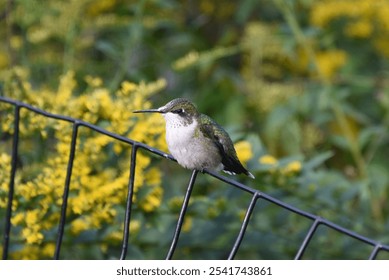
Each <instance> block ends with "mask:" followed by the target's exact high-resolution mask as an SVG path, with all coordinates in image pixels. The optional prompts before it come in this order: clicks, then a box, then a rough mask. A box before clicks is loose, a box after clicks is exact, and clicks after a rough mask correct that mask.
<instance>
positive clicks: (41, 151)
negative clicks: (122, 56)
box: [0, 68, 166, 258]
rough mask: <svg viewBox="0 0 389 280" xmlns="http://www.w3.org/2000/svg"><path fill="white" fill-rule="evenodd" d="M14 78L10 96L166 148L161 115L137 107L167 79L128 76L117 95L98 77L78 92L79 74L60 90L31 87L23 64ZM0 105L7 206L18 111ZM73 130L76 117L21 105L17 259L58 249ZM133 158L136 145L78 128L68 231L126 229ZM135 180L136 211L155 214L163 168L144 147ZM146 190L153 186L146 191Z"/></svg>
mask: <svg viewBox="0 0 389 280" xmlns="http://www.w3.org/2000/svg"><path fill="white" fill-rule="evenodd" d="M8 78H9V79H7V80H6V81H5V85H6V88H5V93H6V94H11V93H12V95H11V97H12V98H15V99H17V100H20V101H24V102H26V103H29V104H31V105H34V106H36V107H39V108H40V109H43V110H46V111H49V112H51V113H57V114H61V115H67V116H71V117H74V118H77V119H82V120H84V121H87V122H90V123H92V124H96V125H98V126H100V127H103V128H105V129H107V130H109V131H112V132H115V133H117V134H120V135H123V136H126V137H129V138H132V139H136V140H138V141H145V142H147V143H148V144H150V145H152V146H154V147H156V148H159V149H162V150H166V144H165V140H164V126H163V124H162V122H163V120H162V118H161V117H160V116H158V115H150V116H147V117H145V116H135V115H133V114H132V111H133V110H136V109H140V108H149V107H150V106H151V103H150V102H149V101H147V99H148V97H149V96H150V95H152V94H154V93H156V92H158V91H160V90H161V89H163V88H164V87H165V86H166V81H165V80H162V79H161V80H157V81H155V82H153V83H144V82H142V83H140V84H135V83H132V82H123V84H122V86H121V88H120V89H119V90H118V91H117V92H115V93H111V92H110V91H109V90H108V89H107V88H105V87H104V86H103V83H102V81H101V80H100V79H99V78H97V77H86V79H85V80H86V83H87V84H88V87H87V89H86V90H85V92H83V93H82V94H76V93H75V92H76V89H77V83H76V81H75V78H74V73H73V72H68V73H67V74H65V75H64V76H62V77H61V79H60V82H59V86H58V89H57V90H56V91H52V90H50V89H47V88H38V89H33V87H32V86H31V84H30V83H29V82H28V72H26V71H25V70H24V69H20V68H18V69H14V70H12V74H10V75H9V76H8ZM0 110H1V117H2V126H1V129H0V131H1V133H2V134H4V135H6V136H5V138H3V139H2V142H3V143H2V145H1V148H0V172H1V174H2V175H1V176H0V207H1V208H4V207H5V203H6V196H7V192H8V183H9V173H10V156H9V147H10V141H11V137H7V135H12V133H13V114H12V107H11V106H7V105H4V104H2V105H1V108H0ZM71 133H72V125H71V123H68V122H65V121H59V120H54V119H50V118H46V117H43V116H41V115H38V114H36V113H33V112H31V111H28V110H26V109H22V110H21V120H20V145H19V153H20V155H22V156H23V159H22V166H21V167H20V168H19V169H18V170H17V178H16V192H15V201H14V204H13V217H12V225H13V228H14V231H15V234H16V233H17V237H13V238H15V239H16V240H20V242H21V243H22V244H25V246H20V247H18V248H17V249H14V250H12V252H11V253H12V256H13V257H15V258H47V257H51V256H52V254H53V250H54V246H53V244H54V243H53V242H54V240H55V233H54V232H55V229H56V227H57V224H58V219H59V212H60V211H59V210H60V207H61V203H62V197H61V196H62V192H63V187H64V184H65V177H66V167H67V163H68V158H69V151H70V141H71ZM3 144H4V145H3ZM130 157H131V146H130V145H127V144H124V143H122V142H119V141H118V140H115V139H112V138H110V137H108V136H105V135H102V134H99V133H96V132H94V131H92V130H90V129H88V128H86V127H80V128H79V134H78V138H77V146H76V156H75V160H74V167H73V172H72V177H71V185H70V190H71V192H70V196H69V203H68V220H67V223H68V225H69V226H67V228H66V230H67V231H68V232H67V235H71V236H79V235H80V234H82V233H84V232H88V231H91V230H95V231H98V230H101V229H103V228H106V227H107V225H109V226H110V228H111V230H110V231H109V232H104V231H102V233H101V236H100V238H101V239H102V240H104V239H107V240H108V239H112V236H118V234H115V232H116V233H120V232H121V226H120V225H121V224H122V222H121V221H122V218H123V217H121V216H120V213H121V214H122V213H123V211H124V207H125V200H126V194H127V186H128V180H129V165H130ZM3 173H4V174H3ZM135 178H136V179H135V201H136V207H137V209H138V210H139V211H141V212H144V213H150V212H153V211H154V210H155V209H156V208H157V207H159V205H160V204H161V201H162V195H163V189H162V187H161V172H160V170H159V169H158V168H157V167H155V166H153V164H152V160H151V159H150V158H149V157H148V156H147V155H146V154H144V153H142V152H138V154H137V164H136V174H135ZM143 188H147V191H140V190H141V189H143ZM138 194H139V195H138ZM134 223H135V224H136V220H135V221H134ZM38 248H45V249H44V250H37V249H38Z"/></svg>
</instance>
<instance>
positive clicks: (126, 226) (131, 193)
mask: <svg viewBox="0 0 389 280" xmlns="http://www.w3.org/2000/svg"><path fill="white" fill-rule="evenodd" d="M137 150H138V146H137V145H136V144H133V145H132V150H131V164H130V178H129V182H128V192H127V206H126V213H125V217H124V231H123V244H122V252H121V254H120V259H121V260H124V259H126V256H127V249H128V240H129V237H130V221H131V208H132V198H133V196H134V181H135V165H136V153H137Z"/></svg>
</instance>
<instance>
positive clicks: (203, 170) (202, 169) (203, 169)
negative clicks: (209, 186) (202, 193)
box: [197, 168, 205, 174]
mask: <svg viewBox="0 0 389 280" xmlns="http://www.w3.org/2000/svg"><path fill="white" fill-rule="evenodd" d="M197 171H199V172H201V173H203V174H205V168H201V169H200V170H197Z"/></svg>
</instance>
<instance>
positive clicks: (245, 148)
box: [234, 141, 253, 163]
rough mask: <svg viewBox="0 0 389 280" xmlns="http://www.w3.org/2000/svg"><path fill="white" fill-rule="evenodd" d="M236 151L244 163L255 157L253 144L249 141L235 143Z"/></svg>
mask: <svg viewBox="0 0 389 280" xmlns="http://www.w3.org/2000/svg"><path fill="white" fill-rule="evenodd" d="M234 146H235V150H236V153H237V154H238V158H239V160H240V161H241V162H242V163H246V162H247V161H249V160H250V159H251V158H252V157H253V151H252V149H251V144H250V142H248V141H240V142H238V143H236V144H235V145H234Z"/></svg>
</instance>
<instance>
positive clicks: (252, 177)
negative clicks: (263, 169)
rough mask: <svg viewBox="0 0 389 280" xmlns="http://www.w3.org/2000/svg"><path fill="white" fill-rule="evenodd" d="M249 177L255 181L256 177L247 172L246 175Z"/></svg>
mask: <svg viewBox="0 0 389 280" xmlns="http://www.w3.org/2000/svg"><path fill="white" fill-rule="evenodd" d="M245 174H246V175H247V176H249V177H250V178H251V179H255V176H254V175H253V174H251V172H250V171H247V173H245Z"/></svg>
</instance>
